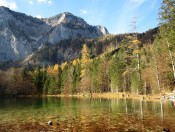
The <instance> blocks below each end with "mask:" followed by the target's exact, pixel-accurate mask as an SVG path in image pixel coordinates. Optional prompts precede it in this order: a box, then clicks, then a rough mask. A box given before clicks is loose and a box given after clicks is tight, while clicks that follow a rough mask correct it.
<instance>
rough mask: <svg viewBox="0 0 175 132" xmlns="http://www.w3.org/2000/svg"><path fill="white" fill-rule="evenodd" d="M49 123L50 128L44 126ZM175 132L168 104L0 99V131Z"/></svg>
mask: <svg viewBox="0 0 175 132" xmlns="http://www.w3.org/2000/svg"><path fill="white" fill-rule="evenodd" d="M49 120H51V121H52V122H53V126H49V125H47V122H48V121H49ZM164 128H169V129H170V130H171V131H175V107H174V104H173V103H172V102H171V101H156V102H148V101H141V100H133V99H100V98H98V99H90V98H71V97H67V98H66V97H64V98H60V97H45V98H5V99H0V131H75V132H76V131H87V132H91V131H92V132H100V131H104V132H108V131H109V132H110V131H111V132H113V131H119V132H121V131H139V132H140V131H162V130H163V129H164Z"/></svg>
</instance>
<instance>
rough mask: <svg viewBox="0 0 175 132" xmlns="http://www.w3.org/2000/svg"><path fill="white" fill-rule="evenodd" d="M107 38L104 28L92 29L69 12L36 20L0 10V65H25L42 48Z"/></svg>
mask: <svg viewBox="0 0 175 132" xmlns="http://www.w3.org/2000/svg"><path fill="white" fill-rule="evenodd" d="M107 34H108V31H107V29H106V28H105V27H103V26H91V25H89V24H88V23H87V22H85V21H84V20H83V19H82V18H80V17H77V16H74V15H73V14H71V13H68V12H65V13H61V14H58V15H56V16H54V17H50V18H44V19H38V18H34V17H32V16H27V15H25V14H23V13H18V12H14V11H12V10H10V9H8V8H6V7H3V6H0V62H16V61H22V60H25V61H27V60H28V59H29V58H31V57H32V56H33V55H34V54H35V53H36V52H38V51H40V49H43V48H44V47H45V45H58V44H60V42H62V41H65V40H71V41H73V40H76V39H94V38H98V37H101V36H104V35H107ZM57 54H63V53H57Z"/></svg>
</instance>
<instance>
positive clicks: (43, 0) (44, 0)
mask: <svg viewBox="0 0 175 132" xmlns="http://www.w3.org/2000/svg"><path fill="white" fill-rule="evenodd" d="M37 2H39V3H43V2H47V0H37Z"/></svg>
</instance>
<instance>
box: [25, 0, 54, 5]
mask: <svg viewBox="0 0 175 132" xmlns="http://www.w3.org/2000/svg"><path fill="white" fill-rule="evenodd" d="M27 2H28V3H29V4H30V5H34V4H37V3H38V4H48V5H52V3H53V2H52V0H27Z"/></svg>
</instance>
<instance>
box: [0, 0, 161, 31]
mask: <svg viewBox="0 0 175 132" xmlns="http://www.w3.org/2000/svg"><path fill="white" fill-rule="evenodd" d="M161 1H162V0H0V6H2V5H3V6H6V7H9V8H10V9H12V10H15V11H17V12H22V13H25V14H27V15H31V16H34V17H36V16H37V17H43V18H45V17H51V16H54V15H56V14H59V13H62V12H71V13H73V14H74V15H76V16H79V17H82V18H83V19H84V20H85V21H87V22H88V23H89V24H91V25H103V26H105V27H106V28H107V29H108V31H109V32H110V33H112V34H119V33H127V32H130V31H131V28H130V27H129V25H130V23H131V21H132V18H133V17H136V20H137V31H138V32H144V31H147V30H149V29H151V28H154V27H156V26H157V24H158V22H159V20H158V11H159V8H160V4H161Z"/></svg>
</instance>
